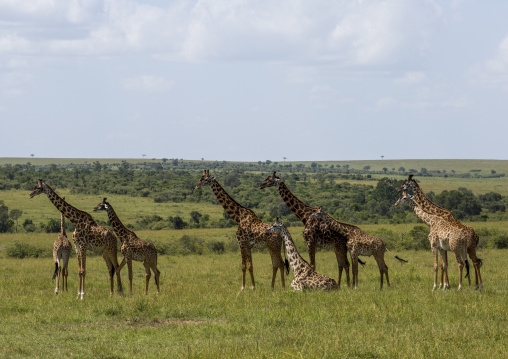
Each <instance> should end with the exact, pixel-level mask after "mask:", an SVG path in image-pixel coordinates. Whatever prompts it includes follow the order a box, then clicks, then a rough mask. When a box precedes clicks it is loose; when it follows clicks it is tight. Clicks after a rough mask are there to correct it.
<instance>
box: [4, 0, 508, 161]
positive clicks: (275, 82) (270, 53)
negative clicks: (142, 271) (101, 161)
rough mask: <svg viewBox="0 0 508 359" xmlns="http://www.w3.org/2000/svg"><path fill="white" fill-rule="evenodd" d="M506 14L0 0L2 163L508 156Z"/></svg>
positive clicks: (223, 0) (243, 2)
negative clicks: (6, 159) (34, 160)
mask: <svg viewBox="0 0 508 359" xmlns="http://www.w3.org/2000/svg"><path fill="white" fill-rule="evenodd" d="M507 16H508V1H505V0H492V1H488V2H485V1H481V0H440V1H437V0H435V1H433V0H384V1H382V0H371V1H368V0H335V1H323V0H308V1H307V0H278V1H273V0H257V1H250V0H171V1H170V0H166V1H165V0H88V1H87V0H24V1H19V0H0V124H1V129H0V157H27V158H29V156H30V155H31V154H34V155H35V157H44V158H48V157H49V158H179V159H186V160H200V159H205V160H218V161H222V160H225V161H255V162H257V161H266V160H271V161H282V160H283V158H286V161H328V160H341V161H345V160H375V159H381V156H384V159H440V158H443V159H501V160H502V159H505V160H506V159H508V146H506V142H507V139H508V116H507V114H508V21H507V20H506V19H507ZM145 156H146V157H145Z"/></svg>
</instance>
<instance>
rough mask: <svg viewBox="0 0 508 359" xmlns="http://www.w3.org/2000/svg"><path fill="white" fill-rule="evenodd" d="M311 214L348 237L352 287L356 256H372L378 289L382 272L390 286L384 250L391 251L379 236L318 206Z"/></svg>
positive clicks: (356, 277)
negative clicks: (334, 216) (378, 277)
mask: <svg viewBox="0 0 508 359" xmlns="http://www.w3.org/2000/svg"><path fill="white" fill-rule="evenodd" d="M312 216H313V217H314V218H320V219H321V220H322V221H324V222H325V223H326V224H327V225H329V226H330V227H331V228H332V230H334V231H336V232H338V233H341V234H342V235H343V236H344V237H346V238H348V242H347V249H348V251H349V253H350V254H351V261H352V262H353V288H358V256H374V259H375V260H376V262H377V265H378V267H379V272H380V274H381V287H380V289H383V274H384V276H386V284H387V285H388V287H390V280H389V278H388V267H387V266H386V264H385V259H384V257H385V252H386V251H388V252H389V253H390V254H392V252H390V251H389V250H388V248H386V245H385V244H384V242H383V241H382V240H381V239H380V238H378V237H375V236H371V235H369V234H367V233H364V232H363V231H362V230H361V229H360V228H358V227H357V226H354V225H352V224H347V223H343V222H339V221H337V220H336V219H334V218H332V217H331V216H330V215H328V213H326V212H325V211H324V210H323V209H322V208H319V209H318V210H317V211H316V212H314V214H312ZM392 255H393V254H392ZM393 256H394V257H395V258H396V259H398V260H399V261H400V262H407V261H406V260H404V259H401V258H399V257H398V256H396V255H393Z"/></svg>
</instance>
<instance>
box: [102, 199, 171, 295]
mask: <svg viewBox="0 0 508 359" xmlns="http://www.w3.org/2000/svg"><path fill="white" fill-rule="evenodd" d="M106 200H107V198H104V199H103V200H102V202H101V203H99V204H98V205H97V206H95V207H94V209H93V210H94V211H106V212H107V214H108V218H109V222H110V223H111V226H112V227H113V230H114V231H115V233H116V235H117V236H118V238H119V239H120V242H122V247H120V252H122V254H123V256H124V257H123V260H122V263H120V266H118V271H120V270H121V269H122V268H123V266H124V265H125V263H126V262H127V268H128V270H129V282H130V293H131V295H132V260H135V261H140V262H143V265H144V266H145V295H146V294H148V282H150V277H151V273H150V268H151V269H152V271H153V274H154V276H155V284H156V285H157V294H159V276H160V273H161V272H160V271H159V270H158V269H157V249H155V246H154V245H153V244H152V243H150V242H147V241H144V240H142V239H139V238H138V236H136V233H134V232H133V231H131V230H130V229H128V228H127V227H125V226H124V225H123V223H122V221H120V219H119V218H118V216H117V214H116V213H115V210H114V209H113V206H111V205H110V204H109V203H108V202H106Z"/></svg>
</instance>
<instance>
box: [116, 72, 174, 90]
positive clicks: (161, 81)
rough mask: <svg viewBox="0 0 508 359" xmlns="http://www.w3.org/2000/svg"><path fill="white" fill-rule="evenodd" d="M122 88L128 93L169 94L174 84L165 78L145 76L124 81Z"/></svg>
mask: <svg viewBox="0 0 508 359" xmlns="http://www.w3.org/2000/svg"><path fill="white" fill-rule="evenodd" d="M122 87H123V88H124V89H125V90H128V91H137V92H167V91H169V90H171V88H172V87H173V82H172V81H169V80H166V79H165V78H163V77H158V76H146V75H145V76H138V77H132V78H128V79H124V80H123V81H122Z"/></svg>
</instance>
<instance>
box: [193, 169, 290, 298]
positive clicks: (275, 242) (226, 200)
mask: <svg viewBox="0 0 508 359" xmlns="http://www.w3.org/2000/svg"><path fill="white" fill-rule="evenodd" d="M203 186H210V187H211V188H212V191H213V193H214V194H215V196H216V197H217V199H218V200H219V202H220V203H221V204H222V207H224V209H225V211H226V212H227V214H228V215H229V216H230V217H231V218H232V219H233V220H234V221H235V222H236V223H237V224H238V230H237V231H236V239H237V240H238V245H239V246H240V252H241V255H242V290H244V289H245V271H246V268H247V267H248V269H249V274H250V280H251V283H252V289H255V287H256V285H255V283H254V267H253V266H252V254H251V248H253V247H255V248H265V247H268V250H269V251H270V256H271V258H272V268H273V274H272V289H273V288H274V285H275V278H276V276H277V270H279V271H280V279H281V283H282V288H285V284H284V261H282V256H281V254H280V252H281V247H282V238H281V236H280V234H279V233H274V234H270V233H266V230H267V229H268V227H270V225H269V224H266V223H264V222H263V221H261V220H260V219H259V218H258V216H256V214H255V213H254V211H252V210H251V209H248V208H245V207H243V206H241V205H240V204H238V203H237V202H236V201H235V200H234V199H233V198H231V196H230V195H229V194H227V192H226V191H225V190H224V188H222V186H221V185H220V184H219V182H217V180H216V179H215V177H214V176H211V175H210V171H206V170H205V171H204V172H203V175H202V176H201V178H200V179H199V181H198V183H197V185H196V189H199V188H201V187H203ZM288 266H289V264H286V267H288Z"/></svg>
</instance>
